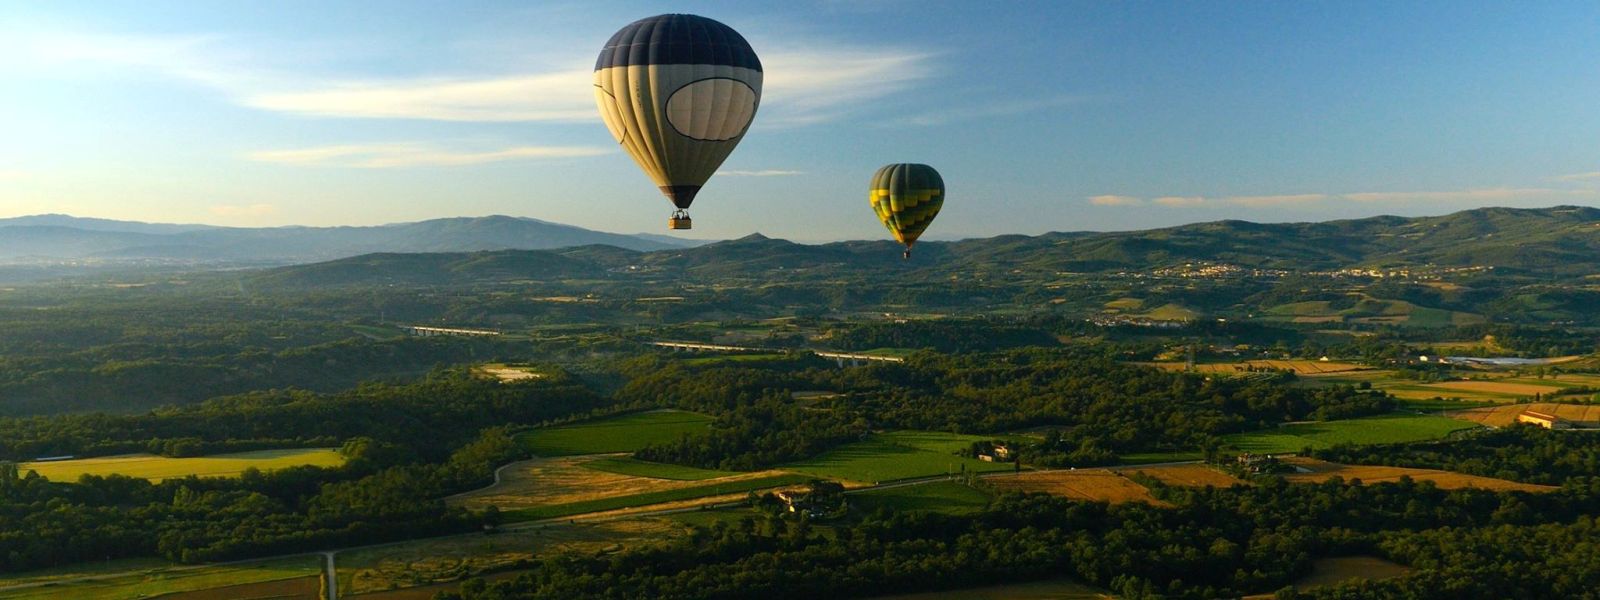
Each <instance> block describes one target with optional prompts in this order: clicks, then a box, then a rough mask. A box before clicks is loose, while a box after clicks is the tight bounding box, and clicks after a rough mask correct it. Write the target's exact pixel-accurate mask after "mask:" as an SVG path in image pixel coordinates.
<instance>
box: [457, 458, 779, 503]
mask: <svg viewBox="0 0 1600 600" xmlns="http://www.w3.org/2000/svg"><path fill="white" fill-rule="evenodd" d="M620 456H626V455H625V454H592V455H587V456H560V457H554V458H535V459H532V460H524V461H521V462H515V463H511V465H509V466H507V467H505V469H504V470H503V471H501V472H500V483H497V484H495V485H492V486H489V487H487V488H484V489H481V490H474V491H471V492H467V493H465V494H457V495H455V496H451V497H450V498H448V499H447V501H448V502H449V503H450V504H452V505H457V506H465V507H467V508H472V509H478V508H483V507H486V506H497V507H500V509H501V510H516V509H520V508H532V507H535V506H548V505H552V504H570V503H573V502H586V501H589V500H598V499H601V498H611V497H614V496H634V495H638V494H648V493H651V492H661V491H666V490H673V489H678V488H688V487H698V486H705V485H713V484H718V483H728V482H735V481H743V480H745V479H758V478H761V477H768V476H772V475H778V474H781V473H782V472H781V471H758V472H754V473H740V474H738V475H734V476H731V477H718V478H715V479H702V480H698V481H693V480H676V479H656V478H651V477H638V476H633V475H622V474H619V473H607V472H605V471H596V470H594V469H587V468H584V467H583V463H586V462H589V461H592V460H598V459H601V458H606V457H620Z"/></svg>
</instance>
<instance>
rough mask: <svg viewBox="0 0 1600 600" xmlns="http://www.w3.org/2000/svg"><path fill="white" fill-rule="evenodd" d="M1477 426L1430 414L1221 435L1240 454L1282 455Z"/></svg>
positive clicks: (1439, 435)
mask: <svg viewBox="0 0 1600 600" xmlns="http://www.w3.org/2000/svg"><path fill="white" fill-rule="evenodd" d="M1473 427H1476V425H1473V424H1471V423H1464V422H1462V421H1458V420H1456V419H1449V418H1445V417H1436V416H1432V415H1410V414H1399V413H1394V414H1388V415H1382V416H1376V417H1363V418H1360V419H1345V420H1340V421H1319V422H1316V423H1295V424H1292V425H1284V426H1282V427H1274V428H1272V429H1262V430H1259V431H1250V432H1246V433H1235V434H1230V435H1226V436H1223V438H1222V441H1223V442H1224V443H1226V444H1227V445H1229V446H1231V447H1233V448H1235V449H1238V450H1240V451H1243V452H1254V453H1257V454H1285V453H1290V452H1299V451H1301V450H1303V449H1305V448H1328V447H1332V446H1334V445H1336V444H1399V443H1405V442H1420V441H1423V440H1436V439H1441V438H1444V437H1445V436H1448V435H1450V434H1451V433H1454V432H1456V431H1460V430H1463V429H1471V428H1473Z"/></svg>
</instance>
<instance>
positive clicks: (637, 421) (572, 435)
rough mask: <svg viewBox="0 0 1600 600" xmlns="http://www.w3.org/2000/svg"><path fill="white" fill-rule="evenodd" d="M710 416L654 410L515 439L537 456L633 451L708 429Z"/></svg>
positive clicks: (582, 423)
mask: <svg viewBox="0 0 1600 600" xmlns="http://www.w3.org/2000/svg"><path fill="white" fill-rule="evenodd" d="M712 421H713V419H712V418H711V417H708V416H705V415H702V414H699V413H692V412H685V411H681V410H657V411H650V412H642V413H631V414H626V415H619V416H615V417H606V418H603V419H595V420H592V421H583V422H581V423H573V424H571V425H561V426H559V427H546V428H542V429H535V430H533V431H529V432H525V433H522V434H521V435H518V436H517V441H518V442H520V443H521V444H522V447H524V448H527V449H528V451H529V452H532V453H534V454H537V455H539V456H570V455H574V454H604V453H607V452H634V451H637V450H639V449H640V448H643V447H645V446H648V445H650V444H659V443H664V442H670V441H673V440H676V439H678V438H679V437H682V436H685V435H695V434H700V433H705V432H706V431H708V430H710V428H711V422H712Z"/></svg>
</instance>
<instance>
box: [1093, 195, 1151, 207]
mask: <svg viewBox="0 0 1600 600" xmlns="http://www.w3.org/2000/svg"><path fill="white" fill-rule="evenodd" d="M1089 204H1093V205H1095V206H1138V205H1140V204H1144V201H1143V200H1140V199H1138V198H1135V197H1133V196H1117V195H1113V194H1106V195H1103V196H1090V197H1089Z"/></svg>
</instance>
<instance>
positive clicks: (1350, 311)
mask: <svg viewBox="0 0 1600 600" xmlns="http://www.w3.org/2000/svg"><path fill="white" fill-rule="evenodd" d="M1265 313H1266V314H1265V316H1266V318H1268V319H1277V320H1281V321H1290V322H1294V323H1341V322H1346V321H1348V322H1354V323H1387V324H1391V325H1409V326H1413V327H1443V326H1448V325H1472V324H1476V323H1482V322H1484V318H1483V315H1479V314H1474V313H1466V312H1457V311H1449V310H1444V309H1438V308H1430V307H1426V306H1418V305H1415V304H1412V303H1410V302H1406V301H1404V300H1385V299H1381V298H1373V297H1371V296H1364V295H1363V296H1361V297H1360V299H1359V300H1357V301H1355V303H1354V304H1353V305H1352V304H1348V303H1345V304H1341V305H1340V306H1335V305H1334V303H1332V302H1329V301H1326V300H1315V301H1308V302H1291V303H1288V304H1281V305H1278V306H1274V307H1272V308H1269V309H1267V310H1266V311H1265Z"/></svg>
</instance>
